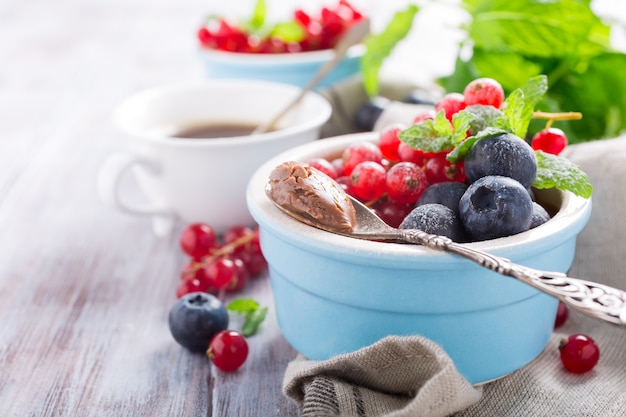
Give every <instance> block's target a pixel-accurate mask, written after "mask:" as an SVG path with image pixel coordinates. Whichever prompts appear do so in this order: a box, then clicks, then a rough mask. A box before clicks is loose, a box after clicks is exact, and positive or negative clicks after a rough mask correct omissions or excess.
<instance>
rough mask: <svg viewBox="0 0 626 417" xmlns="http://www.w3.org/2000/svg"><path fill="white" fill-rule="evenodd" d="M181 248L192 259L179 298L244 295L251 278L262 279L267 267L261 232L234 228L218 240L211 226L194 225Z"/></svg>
mask: <svg viewBox="0 0 626 417" xmlns="http://www.w3.org/2000/svg"><path fill="white" fill-rule="evenodd" d="M180 246H181V248H182V250H183V252H184V253H185V254H187V255H189V257H190V258H191V259H190V260H189V262H188V263H187V265H185V266H184V267H183V270H182V273H181V278H182V281H181V282H180V284H179V285H178V288H177V290H176V295H177V297H178V298H180V297H182V296H183V295H185V294H188V293H192V292H198V291H202V292H207V293H217V292H219V291H222V290H225V291H229V292H236V291H240V290H242V289H243V288H244V287H245V285H246V283H247V282H248V278H250V277H255V276H258V275H260V274H261V273H262V272H263V271H265V269H266V267H267V262H266V261H265V258H264V257H263V253H262V252H261V246H260V244H259V230H258V228H255V229H252V228H249V227H245V226H233V227H231V228H230V229H228V230H227V231H226V232H225V233H224V235H223V237H222V239H221V240H218V237H217V235H216V233H215V231H214V230H213V228H212V227H211V226H209V225H207V224H203V223H194V224H191V225H189V226H187V227H186V228H185V229H184V230H183V232H182V233H181V235H180Z"/></svg>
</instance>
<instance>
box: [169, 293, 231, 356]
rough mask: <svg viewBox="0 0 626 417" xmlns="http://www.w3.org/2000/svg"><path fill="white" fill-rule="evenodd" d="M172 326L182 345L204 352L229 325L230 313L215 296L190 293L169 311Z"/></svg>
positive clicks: (173, 334)
mask: <svg viewBox="0 0 626 417" xmlns="http://www.w3.org/2000/svg"><path fill="white" fill-rule="evenodd" d="M169 327H170V332H171V333H172V336H173V337H174V340H176V341H177V342H178V343H179V344H180V345H182V346H184V347H185V348H187V349H189V350H191V351H192V352H205V351H206V350H207V348H208V347H209V343H210V342H211V339H212V338H213V336H215V335H216V334H217V333H219V332H221V331H222V330H225V329H226V328H227V327H228V312H227V311H226V307H225V306H224V305H223V304H222V302H221V301H220V300H219V299H217V298H216V297H215V296H213V295H211V294H208V293H204V292H194V293H190V294H187V295H184V296H183V297H181V298H180V299H179V300H178V302H177V303H176V304H174V306H173V307H172V309H171V310H170V313H169Z"/></svg>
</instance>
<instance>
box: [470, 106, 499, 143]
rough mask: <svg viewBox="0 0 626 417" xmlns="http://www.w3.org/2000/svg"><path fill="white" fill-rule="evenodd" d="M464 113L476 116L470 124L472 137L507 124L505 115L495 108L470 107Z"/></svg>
mask: <svg viewBox="0 0 626 417" xmlns="http://www.w3.org/2000/svg"><path fill="white" fill-rule="evenodd" d="M463 111H465V112H468V113H471V114H473V115H474V119H473V120H472V121H471V122H470V125H469V129H468V130H469V132H470V134H471V135H472V136H475V135H477V134H478V133H479V132H480V131H482V130H484V129H486V128H487V127H501V126H504V123H505V119H504V113H502V111H501V110H500V109H496V108H495V107H493V106H487V105H478V104H477V105H474V106H468V107H466V108H465V109H463Z"/></svg>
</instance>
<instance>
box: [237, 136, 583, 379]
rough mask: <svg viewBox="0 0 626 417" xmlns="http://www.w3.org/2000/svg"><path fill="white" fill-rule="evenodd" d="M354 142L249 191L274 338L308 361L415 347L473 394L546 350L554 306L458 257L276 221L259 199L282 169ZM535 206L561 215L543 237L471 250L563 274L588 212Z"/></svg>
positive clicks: (557, 198)
mask: <svg viewBox="0 0 626 417" xmlns="http://www.w3.org/2000/svg"><path fill="white" fill-rule="evenodd" d="M376 138H377V136H376V135H375V134H370V133H366V134H355V135H348V136H343V137H338V138H332V139H323V140H318V141H316V142H313V143H309V144H306V145H303V146H299V147H296V148H293V149H291V150H289V151H286V152H284V153H282V154H280V155H278V156H276V157H275V158H273V159H271V160H270V161H268V162H267V163H265V164H264V165H263V166H262V167H261V168H260V169H259V170H257V171H256V172H255V174H254V175H253V177H252V179H251V181H250V182H249V184H248V190H247V201H248V208H249V209H250V212H251V214H252V216H253V217H254V219H255V220H256V221H257V222H258V224H259V226H260V232H261V247H262V249H263V253H264V255H265V257H266V259H267V261H268V263H269V275H270V279H271V283H272V289H273V294H274V300H275V309H276V315H277V318H278V324H279V326H280V329H281V331H282V333H283V335H284V336H285V338H286V339H287V341H288V342H289V343H290V344H291V345H292V346H293V347H294V348H295V349H296V350H297V351H298V352H300V353H302V354H303V355H305V356H306V357H308V358H310V359H314V360H323V359H327V358H329V357H331V356H333V355H337V354H340V353H345V352H351V351H355V350H357V349H359V348H361V347H364V346H367V345H370V344H372V343H374V342H376V341H377V340H379V339H381V338H383V337H385V336H387V335H422V336H425V337H427V338H430V339H432V340H433V341H435V342H437V343H439V344H440V346H442V347H443V348H444V349H445V350H446V352H447V353H448V354H449V355H450V357H451V358H452V360H453V361H454V363H455V365H456V366H457V369H458V370H459V371H460V372H461V373H462V374H463V375H464V376H465V377H466V378H467V379H468V380H469V381H470V382H471V383H474V384H476V383H483V382H486V381H490V380H493V379H496V378H499V377H502V376H504V375H506V374H508V373H510V372H512V371H515V370H516V369H519V368H521V367H522V366H524V365H526V364H527V363H529V362H530V361H532V360H533V359H534V358H535V357H537V355H539V353H540V352H541V351H542V350H543V349H544V348H545V346H546V344H547V342H548V340H549V338H550V335H551V334H552V330H553V327H554V320H555V315H556V308H557V300H556V299H554V298H552V297H549V296H547V295H545V294H543V293H541V292H539V291H537V290H535V289H533V288H531V287H529V286H527V285H525V284H523V283H521V282H519V281H516V280H515V279H513V278H508V277H504V276H502V275H499V274H496V273H494V272H491V271H488V270H486V269H484V268H481V267H479V266H477V265H476V264H474V263H472V262H470V261H467V260H465V259H463V258H460V257H458V256H455V255H451V254H446V253H439V252H434V251H432V250H429V249H427V248H424V247H421V246H415V245H405V244H395V243H384V242H370V241H364V240H357V239H351V238H348V237H344V236H339V235H334V234H332V233H328V232H323V231H320V230H317V229H315V228H312V227H310V226H307V225H305V224H302V223H299V222H298V221H296V220H293V219H292V218H290V217H289V216H288V215H286V214H284V213H282V212H281V211H280V210H278V209H277V208H276V207H275V206H274V205H273V203H272V202H271V201H270V200H269V199H268V198H267V196H266V195H265V192H264V187H265V183H266V182H267V178H268V174H269V172H270V171H271V170H272V169H273V168H274V167H275V166H276V165H278V164H279V163H281V162H284V161H291V160H293V161H301V162H306V161H308V160H310V159H311V158H314V157H319V156H324V157H328V156H334V155H339V154H340V152H341V151H342V150H343V149H344V148H345V147H346V146H347V145H349V144H351V143H353V142H357V141H363V140H375V139H376ZM537 200H538V201H541V202H543V203H545V204H547V205H550V206H552V207H554V208H555V209H558V213H557V214H556V215H554V216H553V218H552V219H551V220H549V221H548V222H547V223H545V224H544V225H542V226H540V227H537V228H535V229H532V230H530V231H528V232H524V233H521V234H518V235H515V236H510V237H506V238H500V239H494V240H491V241H484V242H478V243H472V244H470V245H471V246H474V247H476V248H480V249H483V250H485V251H488V252H491V253H494V254H497V255H500V256H503V257H506V258H509V259H511V260H512V261H514V262H517V263H520V264H523V265H527V266H530V267H534V268H539V269H546V270H550V271H560V272H566V271H567V270H568V268H569V267H570V265H571V263H572V260H573V257H574V250H575V244H576V235H577V234H578V233H579V232H580V231H581V230H582V228H583V227H584V225H585V224H586V222H587V220H588V217H589V215H590V212H591V201H590V200H586V199H582V198H579V197H576V196H574V195H573V194H571V193H562V192H559V191H556V190H549V191H547V190H544V191H541V192H537Z"/></svg>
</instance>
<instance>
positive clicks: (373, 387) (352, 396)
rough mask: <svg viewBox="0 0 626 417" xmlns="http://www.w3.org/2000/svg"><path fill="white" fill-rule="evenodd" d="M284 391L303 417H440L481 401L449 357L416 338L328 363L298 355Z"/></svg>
mask: <svg viewBox="0 0 626 417" xmlns="http://www.w3.org/2000/svg"><path fill="white" fill-rule="evenodd" d="M283 391H284V392H285V394H286V395H288V396H289V397H291V398H293V399H295V400H296V401H300V402H301V403H302V404H303V409H302V416H303V417H305V416H306V417H308V416H311V417H312V416H315V417H322V416H324V417H335V416H358V417H365V416H368V417H369V416H387V417H420V416H423V417H445V416H447V415H450V414H452V413H453V412H456V411H459V410H462V409H464V408H466V407H468V406H469V405H471V404H473V403H475V402H476V401H478V400H479V399H480V389H476V388H473V387H472V386H471V385H470V383H469V382H468V381H467V380H466V379H465V378H464V377H463V376H461V374H459V372H458V371H457V370H456V368H455V367H454V364H453V363H452V360H451V359H450V357H449V356H448V355H447V354H446V353H445V352H444V351H443V350H442V349H441V348H440V347H439V346H438V345H437V344H435V343H434V342H432V341H430V340H428V339H426V338H422V337H418V336H408V337H399V336H389V337H386V338H384V339H382V340H380V341H378V342H377V343H374V344H373V345H371V346H367V347H365V348H363V349H360V350H358V351H356V352H353V353H348V354H344V355H338V356H336V357H333V358H331V359H329V360H327V361H320V362H317V361H309V360H307V359H305V358H304V357H302V356H300V357H298V358H297V359H296V360H294V361H292V362H291V363H290V364H289V366H288V367H287V371H286V373H285V378H284V384H283Z"/></svg>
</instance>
